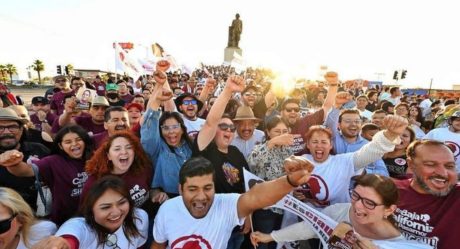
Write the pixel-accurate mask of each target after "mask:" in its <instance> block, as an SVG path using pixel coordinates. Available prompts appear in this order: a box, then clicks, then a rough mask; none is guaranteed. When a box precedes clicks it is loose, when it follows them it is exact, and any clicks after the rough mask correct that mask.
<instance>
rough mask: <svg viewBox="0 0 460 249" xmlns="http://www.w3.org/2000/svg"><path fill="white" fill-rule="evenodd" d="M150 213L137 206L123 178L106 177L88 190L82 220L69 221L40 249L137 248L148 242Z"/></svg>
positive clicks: (39, 247) (42, 243)
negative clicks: (148, 215)
mask: <svg viewBox="0 0 460 249" xmlns="http://www.w3.org/2000/svg"><path fill="white" fill-rule="evenodd" d="M147 230H148V217H147V213H146V212H145V211H143V210H141V209H137V208H135V207H134V203H133V201H132V200H131V197H130V195H129V190H128V188H127V187H126V185H125V183H124V182H123V180H122V179H121V178H120V177H117V176H111V175H108V176H104V177H102V178H100V179H99V180H97V181H96V182H95V183H94V185H93V186H92V187H91V188H90V189H89V191H88V193H87V195H86V196H85V198H84V201H83V205H82V206H81V207H80V212H79V217H76V218H72V219H69V220H68V221H66V222H65V223H64V224H62V226H61V227H59V230H58V231H57V232H56V236H57V237H50V238H48V239H45V240H42V241H41V242H40V243H39V244H38V245H36V248H37V249H48V248H57V249H61V248H70V249H78V248H88V249H89V248H91V249H93V248H94V249H103V248H111V249H136V248H141V247H142V246H143V245H144V243H145V241H146V239H147Z"/></svg>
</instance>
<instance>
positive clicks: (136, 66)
mask: <svg viewBox="0 0 460 249" xmlns="http://www.w3.org/2000/svg"><path fill="white" fill-rule="evenodd" d="M115 62H116V63H115V65H116V69H117V70H121V71H123V72H125V73H126V74H127V75H129V76H131V77H133V79H137V78H138V77H139V76H140V75H143V74H145V72H144V68H143V67H142V65H141V64H140V63H139V62H138V61H137V60H135V59H133V58H132V57H131V56H130V55H129V54H128V53H127V52H126V51H125V50H124V49H122V48H121V46H120V45H119V44H118V43H115Z"/></svg>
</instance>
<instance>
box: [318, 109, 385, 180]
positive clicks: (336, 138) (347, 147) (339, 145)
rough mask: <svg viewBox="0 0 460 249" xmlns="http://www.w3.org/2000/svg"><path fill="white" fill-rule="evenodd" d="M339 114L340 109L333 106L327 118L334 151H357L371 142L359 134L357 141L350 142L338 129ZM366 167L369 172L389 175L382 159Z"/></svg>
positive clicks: (338, 152)
mask: <svg viewBox="0 0 460 249" xmlns="http://www.w3.org/2000/svg"><path fill="white" fill-rule="evenodd" d="M339 115H340V110H338V109H336V108H332V110H331V111H330V112H329V114H328V115H327V119H326V126H327V127H328V128H329V129H331V130H332V134H333V138H332V142H333V143H334V151H335V153H336V154H342V153H349V152H355V151H358V150H359V149H361V147H363V146H364V145H365V144H367V143H369V141H367V140H366V139H364V138H363V137H361V135H358V138H357V139H356V141H355V142H353V143H349V142H348V141H347V140H346V139H345V137H344V136H343V135H342V133H341V132H339V131H338V128H337V126H338V122H339ZM365 169H366V172H367V173H368V174H378V175H383V176H389V173H388V170H387V167H386V165H385V163H384V162H383V160H382V159H379V160H377V161H375V162H374V163H371V164H369V165H367V166H366V168H365Z"/></svg>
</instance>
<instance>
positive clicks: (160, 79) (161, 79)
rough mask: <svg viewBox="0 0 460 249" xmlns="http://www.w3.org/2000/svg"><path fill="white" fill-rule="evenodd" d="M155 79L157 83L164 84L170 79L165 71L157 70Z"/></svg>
mask: <svg viewBox="0 0 460 249" xmlns="http://www.w3.org/2000/svg"><path fill="white" fill-rule="evenodd" d="M153 79H154V80H155V82H156V83H157V84H160V85H163V84H164V83H165V82H166V80H167V79H168V77H167V76H166V73H164V72H163V71H159V70H157V71H155V72H154V73H153Z"/></svg>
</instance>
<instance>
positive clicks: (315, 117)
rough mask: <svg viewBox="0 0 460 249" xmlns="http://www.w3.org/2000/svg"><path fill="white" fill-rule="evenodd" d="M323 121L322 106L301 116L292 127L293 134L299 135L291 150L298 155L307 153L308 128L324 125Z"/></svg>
mask: <svg viewBox="0 0 460 249" xmlns="http://www.w3.org/2000/svg"><path fill="white" fill-rule="evenodd" d="M323 122H324V109H323V108H321V109H320V110H318V111H316V112H315V113H312V114H310V115H307V116H305V117H303V118H300V119H299V120H298V121H297V123H296V124H295V125H294V126H292V127H291V134H293V135H297V136H295V138H294V144H293V145H292V146H291V150H292V151H293V152H294V154H296V155H298V156H300V155H303V154H307V150H306V147H305V143H306V139H305V135H306V134H307V132H308V129H310V127H312V126H313V125H322V124H323Z"/></svg>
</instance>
